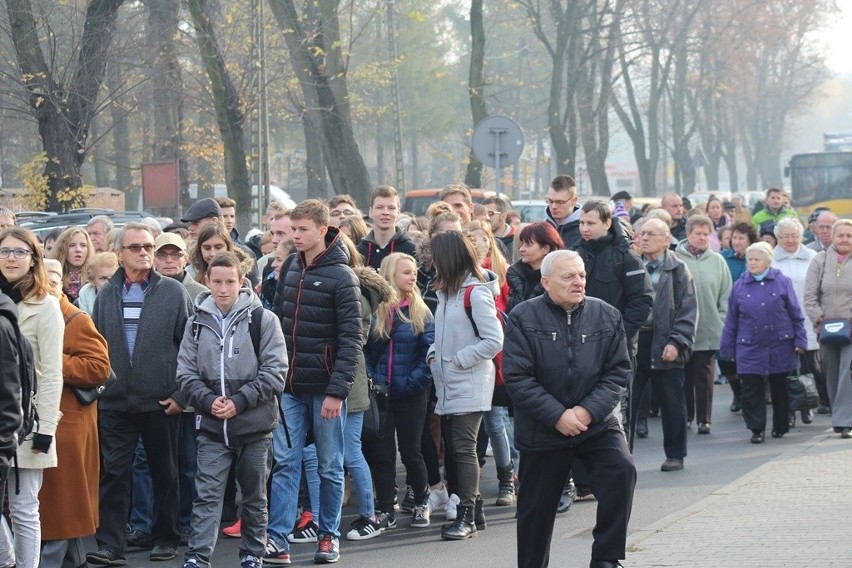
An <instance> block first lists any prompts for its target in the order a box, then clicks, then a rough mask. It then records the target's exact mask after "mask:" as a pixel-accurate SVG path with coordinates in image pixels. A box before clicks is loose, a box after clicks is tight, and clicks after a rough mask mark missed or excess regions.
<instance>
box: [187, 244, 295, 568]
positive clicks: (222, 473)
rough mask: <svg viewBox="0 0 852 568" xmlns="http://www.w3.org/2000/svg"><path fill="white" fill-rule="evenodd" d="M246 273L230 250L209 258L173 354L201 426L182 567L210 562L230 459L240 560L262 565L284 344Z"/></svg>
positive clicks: (245, 565) (250, 566)
mask: <svg viewBox="0 0 852 568" xmlns="http://www.w3.org/2000/svg"><path fill="white" fill-rule="evenodd" d="M244 278H245V270H244V269H243V268H242V267H241V266H240V261H239V259H237V257H236V256H235V255H234V254H233V253H230V252H224V253H221V254H219V255H217V256H216V257H215V258H214V259H213V261H212V262H211V263H210V266H209V268H208V269H207V274H206V283H207V286H208V288H210V291H209V292H202V293H201V294H200V295H199V296H198V298H197V299H196V302H195V314H194V315H193V316H191V317H190V319H189V321H188V322H187V326H186V330H185V332H184V336H183V342H182V343H181V347H180V354H179V355H178V372H177V380H178V384H179V385H180V389H181V392H182V393H183V394H184V396H185V397H186V398H187V400H188V401H189V403H190V404H192V406H194V407H195V413H196V414H195V430H196V432H197V433H198V473H197V475H196V478H195V487H196V491H197V493H198V496H197V497H196V498H195V501H194V503H193V507H192V534H191V535H190V537H189V548H188V549H187V552H186V557H185V561H186V562H185V563H184V568H194V567H196V566H198V567H207V566H210V557H211V555H212V554H213V548H214V547H215V545H216V537H217V534H218V532H219V519H220V516H221V512H222V500H223V497H224V491H225V483H226V481H227V478H228V471H229V470H230V469H231V464H232V463H235V472H236V478H237V482H238V483H239V486H240V488H241V489H242V543H241V544H240V559H241V562H240V566H241V568H260V566H261V559H262V558H263V554H264V548H265V546H266V526H267V522H268V516H267V508H266V503H267V495H266V480H267V477H268V476H269V468H270V456H271V449H272V432H273V430H275V429H276V428H277V427H278V412H279V410H278V395H280V394H281V392H282V391H283V390H284V376H285V375H286V373H287V368H288V365H287V348H286V346H285V344H284V335H283V334H282V332H281V326H280V325H279V324H278V318H276V317H275V315H274V314H273V313H272V312H269V311H266V310H264V309H263V307H262V306H261V304H260V300H259V299H258V297H257V296H256V295H255V294H254V292H253V291H252V290H251V289H250V288H249V287H247V286H243V281H244ZM256 318H259V321H260V329H259V333H256V335H255V338H254V339H253V338H252V326H255V328H254V329H255V330H256V331H257V327H256V326H257V321H255V322H252V320H253V319H256Z"/></svg>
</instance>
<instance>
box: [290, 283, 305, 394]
mask: <svg viewBox="0 0 852 568" xmlns="http://www.w3.org/2000/svg"><path fill="white" fill-rule="evenodd" d="M307 271H308V269H307V268H303V269H302V276H301V277H300V278H299V289H298V291H297V292H296V311H295V313H293V331H291V332H290V334H291V337H292V338H293V352H292V353H291V354H290V392H291V393H293V394H295V391H294V390H293V376H294V375H295V374H296V373H295V369H296V329H297V328H298V326H299V309H300V308H301V307H302V288H303V287H304V285H305V273H306V272H307ZM285 388H286V385H285Z"/></svg>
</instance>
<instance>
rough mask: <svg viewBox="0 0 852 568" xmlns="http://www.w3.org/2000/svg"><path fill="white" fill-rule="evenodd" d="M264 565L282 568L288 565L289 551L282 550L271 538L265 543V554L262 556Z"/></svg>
mask: <svg viewBox="0 0 852 568" xmlns="http://www.w3.org/2000/svg"><path fill="white" fill-rule="evenodd" d="M263 563H264V564H275V565H277V566H284V565H288V564H290V551H289V550H284V549H283V548H281V547H280V546H278V544H277V543H276V542H275V541H274V540H272V539H271V538H270V539H269V540H267V541H266V552H265V553H264V554H263Z"/></svg>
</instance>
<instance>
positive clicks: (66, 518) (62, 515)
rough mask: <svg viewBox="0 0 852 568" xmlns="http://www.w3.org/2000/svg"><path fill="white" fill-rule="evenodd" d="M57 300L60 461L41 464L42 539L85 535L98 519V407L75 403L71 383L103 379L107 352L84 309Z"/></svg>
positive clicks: (78, 384) (87, 384)
mask: <svg viewBox="0 0 852 568" xmlns="http://www.w3.org/2000/svg"><path fill="white" fill-rule="evenodd" d="M59 305H60V307H61V308H62V315H63V317H64V318H65V321H66V327H65V336H64V341H63V345H62V377H63V381H64V386H63V388H62V399H61V400H60V403H59V408H60V410H61V411H62V421H61V422H60V423H59V428H58V429H57V431H56V451H57V457H58V459H59V467H54V468H49V469H45V470H44V482H43V483H42V488H41V492H40V493H39V510H40V514H41V539H42V540H64V539H71V538H78V537H84V536H89V535H92V534H94V533H95V529H97V526H98V522H99V519H98V482H99V477H100V465H99V453H98V452H99V448H98V407H97V404H91V405H88V406H84V405H82V404H80V402H79V401H78V400H77V397H76V396H74V392H73V391H72V390H71V387H72V386H76V387H93V386H97V385H99V384H101V383H103V382H104V381H105V380H106V378H107V376H108V375H109V366H110V365H109V354H108V352H107V344H106V341H105V340H104V338H103V337H101V335H100V334H99V333H98V331H97V329H95V324H94V323H93V322H92V319H91V318H90V317H89V316H88V315H87V314H86V313H85V312H82V311H80V310H79V309H78V308H76V307H75V306H74V305H72V304H71V302H69V301H68V298H66V297H65V296H62V298H61V299H60V301H59ZM78 312H79V315H77V316H74V314H76V313H78ZM72 316H73V317H74V318H73V319H70V318H71V317H72ZM69 319H70V321H69Z"/></svg>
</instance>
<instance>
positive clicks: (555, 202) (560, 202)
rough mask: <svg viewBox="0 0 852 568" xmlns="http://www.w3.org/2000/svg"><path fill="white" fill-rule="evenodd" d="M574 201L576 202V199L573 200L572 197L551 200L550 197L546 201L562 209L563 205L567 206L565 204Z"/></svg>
mask: <svg viewBox="0 0 852 568" xmlns="http://www.w3.org/2000/svg"><path fill="white" fill-rule="evenodd" d="M573 200H574V198H573V197H572V198H571V199H550V198H549V197H548V198H547V199H545V200H544V201H545V202H546V203H547V204H548V205H558V206H559V207H562V206H563V205H565V204H566V203H568V202H569V201H573Z"/></svg>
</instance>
